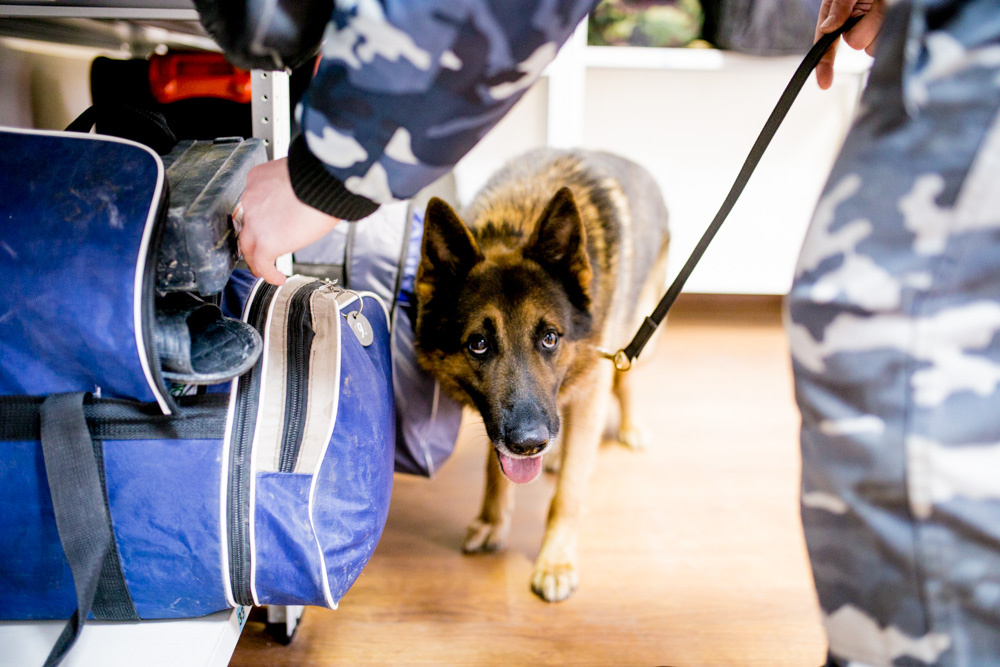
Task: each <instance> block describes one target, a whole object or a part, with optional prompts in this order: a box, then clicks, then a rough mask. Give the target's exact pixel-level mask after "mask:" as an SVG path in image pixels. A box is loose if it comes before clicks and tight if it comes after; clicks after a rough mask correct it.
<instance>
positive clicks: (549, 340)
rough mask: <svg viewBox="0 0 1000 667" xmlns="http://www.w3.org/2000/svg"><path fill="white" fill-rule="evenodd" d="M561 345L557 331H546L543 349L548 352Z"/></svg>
mask: <svg viewBox="0 0 1000 667" xmlns="http://www.w3.org/2000/svg"><path fill="white" fill-rule="evenodd" d="M558 344H559V334H557V333H556V332H555V331H546V332H545V335H543V336H542V347H544V348H545V349H546V350H551V349H552V348H554V347H555V346H556V345H558Z"/></svg>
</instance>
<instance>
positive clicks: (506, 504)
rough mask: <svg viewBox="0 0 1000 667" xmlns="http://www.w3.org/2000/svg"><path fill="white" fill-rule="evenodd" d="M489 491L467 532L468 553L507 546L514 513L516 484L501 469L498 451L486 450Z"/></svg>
mask: <svg viewBox="0 0 1000 667" xmlns="http://www.w3.org/2000/svg"><path fill="white" fill-rule="evenodd" d="M486 457H487V459H486V490H485V491H484V492H483V509H482V511H481V512H480V513H479V517H477V518H476V520H475V521H473V522H472V523H471V524H469V528H468V530H467V531H466V534H465V544H464V545H463V546H462V550H463V551H465V553H475V552H477V551H496V550H497V549H503V548H504V547H505V546H507V536H508V535H510V522H511V516H512V515H513V514H514V483H513V482H512V481H510V480H509V479H507V477H506V475H504V474H503V471H502V470H501V469H500V462H499V461H498V460H497V455H496V452H495V451H494V450H493V447H490V448H489V450H488V451H487V453H486Z"/></svg>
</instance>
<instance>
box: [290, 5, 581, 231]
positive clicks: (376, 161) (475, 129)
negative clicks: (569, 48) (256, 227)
mask: <svg viewBox="0 0 1000 667" xmlns="http://www.w3.org/2000/svg"><path fill="white" fill-rule="evenodd" d="M594 4H595V1H594V0H544V1H543V0H532V1H531V2H526V1H524V0H493V1H492V2H483V1H477V0H466V1H457V0H422V1H420V2H397V1H391V0H384V1H382V2H380V1H379V0H353V1H348V2H337V3H336V6H335V8H334V12H333V16H332V18H331V21H330V23H329V25H328V26H327V31H326V35H325V39H324V45H323V51H322V59H321V62H320V65H319V68H318V71H317V73H316V76H315V77H314V79H313V81H312V83H311V85H310V88H309V90H308V91H307V93H306V96H305V97H304V99H303V101H302V103H301V105H300V106H299V108H298V109H297V110H296V113H297V114H298V115H299V123H300V126H301V127H302V129H303V132H302V135H301V136H299V137H297V138H296V139H295V141H293V142H292V148H291V150H290V152H289V172H290V174H291V177H292V185H293V188H294V189H295V192H296V194H297V195H298V196H299V198H300V199H301V200H302V201H304V202H305V203H307V204H309V205H311V206H314V207H316V208H319V209H320V210H324V211H326V212H327V213H330V214H332V215H335V216H337V217H341V218H344V219H358V218H361V217H364V216H365V215H368V214H369V213H371V212H373V211H374V210H375V209H376V208H377V207H378V204H380V203H383V202H388V201H392V200H394V199H405V198H408V197H411V196H413V195H414V194H416V193H417V191H419V190H420V189H421V188H423V187H424V186H426V185H428V184H429V183H431V182H433V181H434V180H436V179H437V178H438V177H439V176H441V175H442V174H444V173H446V172H447V171H448V170H450V169H451V168H452V167H453V166H454V165H455V163H456V162H458V160H459V159H460V158H461V157H462V156H463V155H465V154H466V153H467V152H468V151H469V150H470V149H471V148H472V147H473V146H474V145H475V144H476V143H477V142H478V141H479V140H480V139H481V138H482V137H483V136H484V135H485V134H486V133H487V132H488V131H489V130H490V129H491V128H492V127H493V126H494V125H496V123H497V122H498V121H499V120H500V119H501V118H502V117H503V116H504V114H506V113H507V112H508V111H509V110H510V109H511V107H512V106H513V105H514V104H515V103H516V102H517V100H518V99H520V97H521V95H522V94H523V93H524V91H525V90H527V89H528V88H529V87H530V86H531V85H532V84H533V83H534V82H535V81H536V80H537V79H538V76H539V75H540V74H541V72H542V70H543V69H544V68H545V66H546V65H547V64H548V63H549V62H550V61H551V60H552V59H553V58H554V57H555V55H556V52H557V51H558V49H559V47H560V46H561V45H562V44H563V43H564V42H565V41H566V39H568V37H569V36H570V34H572V32H573V30H574V29H575V28H576V26H577V24H578V23H579V22H580V21H581V20H582V19H583V18H584V16H586V14H587V12H588V11H590V9H591V8H592V6H593V5H594Z"/></svg>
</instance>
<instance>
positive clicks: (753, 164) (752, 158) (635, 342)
mask: <svg viewBox="0 0 1000 667" xmlns="http://www.w3.org/2000/svg"><path fill="white" fill-rule="evenodd" d="M861 18H862V17H861V16H855V17H852V18H850V19H848V20H847V22H846V23H844V25H842V26H841V27H840V28H838V29H837V30H836V31H834V32H831V33H828V34H826V35H823V36H822V37H820V39H819V41H817V42H816V43H815V44H814V45H813V47H812V48H811V49H810V50H809V53H807V54H806V57H805V58H803V59H802V63H801V64H799V67H798V69H796V70H795V74H793V75H792V79H791V81H789V82H788V85H787V86H786V87H785V90H784V92H782V93H781V97H780V98H778V103H777V104H776V105H775V107H774V110H773V111H772V112H771V115H770V116H769V117H768V119H767V122H766V123H764V129H762V130H761V131H760V135H758V137H757V141H756V142H755V143H754V145H753V148H751V149H750V154H749V155H748V156H747V159H746V161H745V162H744V163H743V168H742V169H741V170H740V173H739V175H738V176H737V177H736V182H735V183H733V187H732V188H731V189H730V190H729V194H728V195H726V199H725V201H724V202H723V203H722V207H721V208H720V209H719V212H718V213H716V214H715V219H713V220H712V224H710V225H709V226H708V229H706V230H705V233H704V234H702V237H701V240H699V241H698V245H696V246H695V248H694V251H693V252H692V253H691V256H690V257H688V260H687V262H685V264H684V266H683V267H682V268H681V270H680V273H678V274H677V277H676V278H674V282H673V283H671V284H670V287H669V288H668V289H667V291H666V293H665V294H664V295H663V298H661V299H660V302H659V304H657V306H656V309H655V310H654V311H653V313H652V314H651V315H649V316H648V317H646V319H645V320H644V321H643V323H642V326H640V327H639V331H638V332H636V334H635V337H634V338H633V339H632V341H631V342H630V343H629V344H628V345H627V346H626V347H625V348H624V349H621V350H619V351H618V352H616V353H614V354H606V356H607V357H608V358H610V359H611V360H612V361H614V362H615V367H616V368H618V370H620V371H625V370H628V369H629V368H630V367H631V366H632V361H633V360H635V358H636V357H638V356H639V353H640V352H642V348H644V347H645V346H646V343H648V342H649V338H650V337H651V336H652V335H653V332H654V331H656V327H658V326H659V325H660V323H661V322H662V321H663V318H664V317H666V315H667V311H668V310H670V307H671V306H672V305H673V304H674V301H675V300H676V299H677V296H678V295H679V294H680V293H681V289H683V287H684V283H685V282H687V279H688V277H689V276H690V275H691V272H692V271H694V267H695V266H696V265H697V264H698V260H700V259H701V256H702V255H704V254H705V250H706V249H707V248H708V244H709V243H711V242H712V239H713V238H715V234H716V232H718V231H719V228H720V227H722V223H723V222H725V220H726V216H728V215H729V212H730V211H731V210H732V209H733V206H734V205H735V204H736V200H737V199H739V197H740V194H742V192H743V188H745V187H746V184H747V181H749V180H750V176H751V175H752V174H753V171H754V169H756V168H757V163H758V162H760V159H761V157H763V155H764V151H765V150H766V149H767V146H768V144H770V143H771V139H773V138H774V134H775V132H777V131H778V127H779V126H780V125H781V122H782V121H783V120H784V119H785V116H786V115H787V114H788V110H789V109H790V108H791V107H792V102H794V101H795V98H796V97H797V96H798V94H799V91H800V90H802V86H803V85H804V84H805V82H806V80H807V79H808V78H809V75H810V74H811V73H812V71H813V69H815V67H816V65H817V64H819V61H820V59H821V58H822V57H823V54H824V53H826V51H827V49H829V48H830V45H832V44H833V43H834V41H836V40H837V39H839V38H840V35H841V33H844V32H846V31H848V30H850V29H851V28H853V27H854V25H855V24H856V23H857V22H858V21H860V20H861Z"/></svg>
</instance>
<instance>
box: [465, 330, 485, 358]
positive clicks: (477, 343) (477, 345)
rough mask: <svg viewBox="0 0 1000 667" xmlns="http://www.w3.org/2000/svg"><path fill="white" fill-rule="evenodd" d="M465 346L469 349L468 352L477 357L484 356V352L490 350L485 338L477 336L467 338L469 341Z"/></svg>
mask: <svg viewBox="0 0 1000 667" xmlns="http://www.w3.org/2000/svg"><path fill="white" fill-rule="evenodd" d="M466 345H467V346H468V348H469V352H471V353H472V354H475V355H477V356H482V355H484V354H486V352H487V351H488V350H489V349H490V346H489V344H488V343H487V342H486V338H485V337H483V336H481V335H479V334H473V335H472V336H469V341H468V343H466Z"/></svg>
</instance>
